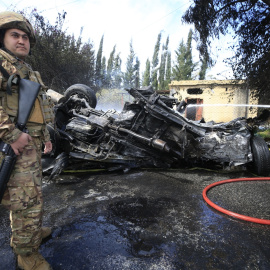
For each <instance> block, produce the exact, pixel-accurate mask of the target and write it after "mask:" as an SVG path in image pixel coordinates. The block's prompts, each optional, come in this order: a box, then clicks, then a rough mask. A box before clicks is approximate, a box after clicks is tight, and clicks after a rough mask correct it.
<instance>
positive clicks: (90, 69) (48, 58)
mask: <svg viewBox="0 0 270 270" xmlns="http://www.w3.org/2000/svg"><path fill="white" fill-rule="evenodd" d="M27 17H29V18H31V20H32V21H31V23H32V24H33V26H34V29H36V40H37V42H36V45H35V47H34V48H33V49H32V50H31V51H32V55H33V56H34V57H31V56H30V57H29V58H28V60H27V61H28V63H29V64H30V65H32V67H33V68H34V69H36V70H39V71H40V73H41V74H42V78H43V80H44V82H45V84H46V85H47V86H48V87H49V88H52V89H54V90H56V91H58V92H60V93H62V92H63V91H64V90H65V89H67V88H68V87H69V86H70V85H72V84H75V83H82V84H87V85H89V86H92V87H93V86H94V83H95V52H94V49H93V44H91V43H90V42H87V43H83V42H82V40H81V37H79V38H78V39H77V40H76V39H75V38H74V36H73V35H69V34H67V33H66V30H64V29H63V25H64V21H65V17H66V13H65V12H63V13H62V14H58V18H57V20H56V23H55V25H51V24H50V23H49V22H47V21H45V19H44V17H43V16H41V15H39V14H38V12H37V11H36V10H34V11H32V12H31V14H30V16H27Z"/></svg>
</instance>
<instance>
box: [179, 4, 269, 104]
mask: <svg viewBox="0 0 270 270" xmlns="http://www.w3.org/2000/svg"><path fill="white" fill-rule="evenodd" d="M183 20H184V22H187V23H191V24H194V26H195V30H196V36H197V37H198V40H199V41H200V42H199V43H198V48H199V52H200V55H201V57H203V58H205V61H207V62H208V64H209V65H213V61H212V59H211V57H210V55H211V53H210V48H211V41H212V40H213V39H216V38H217V39H219V38H220V36H221V35H226V34H230V35H232V36H233V37H234V40H235V44H236V45H235V46H234V47H233V49H234V51H236V54H235V56H234V57H233V58H231V60H230V61H229V63H230V64H231V66H232V68H233V71H234V75H235V77H236V78H237V79H241V78H246V79H247V82H248V84H249V87H251V88H252V89H257V91H256V94H258V95H259V96H260V97H261V98H263V96H266V95H267V94H268V93H270V76H269V74H270V42H269V40H270V31H269V25H270V1H269V0H245V1H244V0H236V1H228V0H193V1H192V4H191V6H190V7H189V8H188V10H187V11H186V13H185V14H184V16H183ZM265 102H268V103H269V99H268V100H267V99H265Z"/></svg>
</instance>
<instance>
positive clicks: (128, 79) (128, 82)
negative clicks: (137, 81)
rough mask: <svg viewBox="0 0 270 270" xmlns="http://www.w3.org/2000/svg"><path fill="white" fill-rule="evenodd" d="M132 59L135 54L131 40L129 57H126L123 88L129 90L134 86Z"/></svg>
mask: <svg viewBox="0 0 270 270" xmlns="http://www.w3.org/2000/svg"><path fill="white" fill-rule="evenodd" d="M134 59H135V53H134V50H133V45H132V40H131V41H130V44H129V55H128V57H127V63H126V72H125V75H124V87H126V88H130V87H133V86H134Z"/></svg>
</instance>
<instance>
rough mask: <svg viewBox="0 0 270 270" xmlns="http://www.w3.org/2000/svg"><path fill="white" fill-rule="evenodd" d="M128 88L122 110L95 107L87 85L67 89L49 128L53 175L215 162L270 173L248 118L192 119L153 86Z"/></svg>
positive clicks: (261, 143)
mask: <svg viewBox="0 0 270 270" xmlns="http://www.w3.org/2000/svg"><path fill="white" fill-rule="evenodd" d="M126 91H127V92H128V93H129V94H130V95H131V96H133V98H134V99H133V101H132V102H126V103H125V105H124V107H123V109H122V111H121V112H117V111H115V110H108V111H102V110H96V109H95V106H96V97H95V94H94V92H93V91H92V90H91V89H90V88H89V87H87V86H84V85H75V86H72V87H71V89H68V90H67V91H66V92H65V94H64V96H63V97H62V98H60V99H59V101H58V103H57V104H56V105H55V108H54V109H55V123H54V125H53V126H49V127H48V129H49V131H50V134H51V137H52V140H53V145H54V151H53V155H54V161H53V163H51V165H50V166H45V169H44V170H45V171H47V172H50V174H51V175H50V177H51V178H53V177H54V176H55V175H57V174H59V173H61V171H62V170H66V169H67V168H73V169H75V168H78V167H79V166H83V168H86V166H87V167H92V168H93V167H95V168H108V169H111V170H113V169H122V170H128V169H130V168H142V167H143V168H148V167H158V168H186V167H193V166H202V167H204V166H205V167H209V166H211V167H214V166H217V167H218V168H221V169H233V168H241V169H242V168H245V169H246V168H248V169H249V168H250V169H252V170H254V171H255V173H256V174H258V175H263V176H266V175H268V174H269V171H270V152H269V149H268V146H267V144H266V143H265V141H264V140H263V139H262V138H261V137H258V136H255V135H254V134H253V129H252V127H251V126H250V125H249V123H248V121H247V119H245V118H237V119H234V120H232V121H230V122H227V123H214V122H212V121H211V122H206V123H204V122H203V121H192V120H189V119H187V118H185V117H184V116H183V115H182V114H181V113H180V112H179V111H178V110H175V109H174V108H175V107H177V106H178V108H179V102H178V101H177V100H176V99H174V98H172V97H169V96H165V95H159V94H157V93H156V92H155V91H154V90H153V89H152V88H151V87H148V88H142V89H133V88H131V89H126ZM180 105H181V104H180ZM182 109H183V108H181V110H182ZM82 164H83V165H82Z"/></svg>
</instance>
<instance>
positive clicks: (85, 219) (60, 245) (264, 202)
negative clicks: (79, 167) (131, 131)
mask: <svg viewBox="0 0 270 270" xmlns="http://www.w3.org/2000/svg"><path fill="white" fill-rule="evenodd" d="M240 177H241V178H242V177H253V175H251V174H250V173H248V172H234V173H232V172H231V173H224V172H217V171H207V170H201V169H195V170H131V171H129V172H126V173H123V172H111V173H108V172H100V173H97V172H89V173H87V174H81V175H78V174H77V175H75V174H74V175H60V176H59V177H58V178H57V179H55V180H54V181H53V182H50V183H48V182H46V178H47V177H45V178H44V188H43V190H44V199H45V216H44V225H46V226H51V227H52V228H53V233H52V236H51V237H50V238H48V239H47V240H46V241H45V242H44V243H43V244H42V246H41V253H42V254H43V256H44V257H46V258H47V260H48V261H49V263H50V264H51V265H52V267H53V269H55V270H71V269H72V270H77V269H78V270H80V269H104V270H108V269H109V270H110V269H116V270H118V269H134V270H137V269H143V270H144V269H145V270H149V269H151V270H154V269H164V270H165V269H166V270H172V269H252V270H254V269H262V270H266V269H270V245H269V243H270V226H269V225H261V224H257V223H252V222H247V221H242V220H238V219H235V218H232V217H230V216H227V215H225V214H222V213H220V212H217V211H216V210H214V209H212V208H211V207H210V206H208V205H207V204H206V203H205V201H204V200H203V198H202V191H203V189H204V188H205V187H206V186H207V185H209V184H211V183H213V182H216V181H220V180H224V179H229V178H240ZM269 194H270V181H253V182H237V183H230V184H225V185H221V186H218V187H215V188H213V189H211V190H210V191H209V192H208V196H209V198H210V199H211V200H212V201H213V202H215V203H217V204H218V205H220V206H222V207H224V208H226V209H229V210H231V211H234V212H237V213H240V214H243V215H248V216H252V217H257V218H261V219H270V196H269ZM0 217H1V219H0V246H1V251H0V262H1V264H0V269H3V270H6V269H8V270H9V269H16V261H15V257H14V254H13V253H12V250H11V248H10V247H9V236H10V229H9V215H8V212H7V211H6V210H5V209H4V208H3V207H2V206H0Z"/></svg>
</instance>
